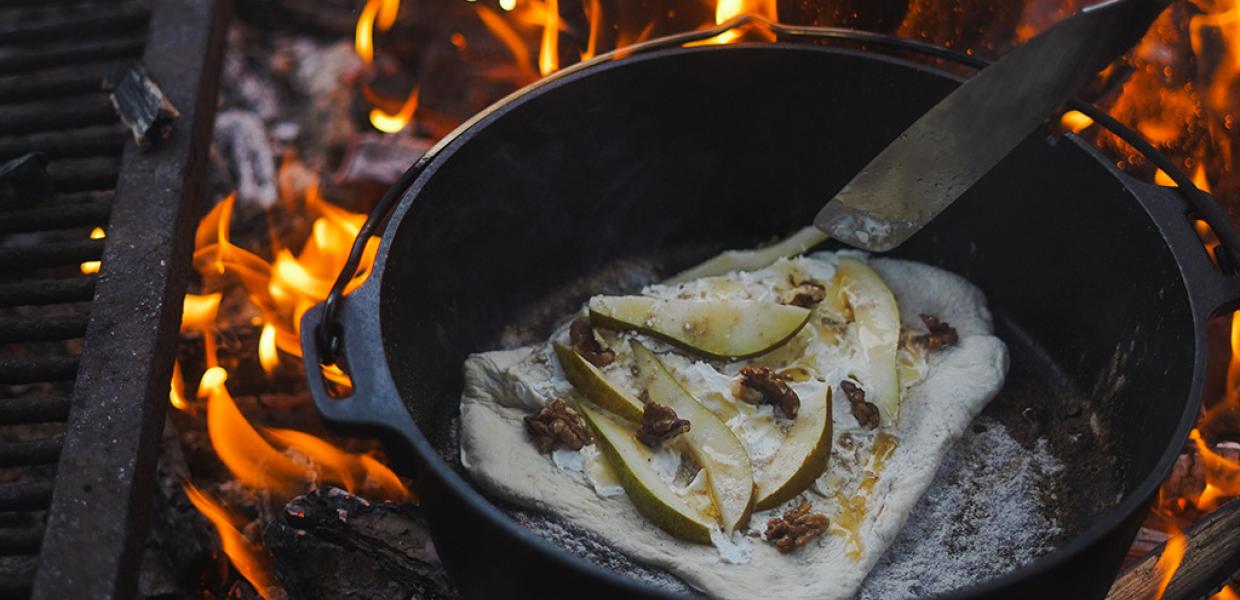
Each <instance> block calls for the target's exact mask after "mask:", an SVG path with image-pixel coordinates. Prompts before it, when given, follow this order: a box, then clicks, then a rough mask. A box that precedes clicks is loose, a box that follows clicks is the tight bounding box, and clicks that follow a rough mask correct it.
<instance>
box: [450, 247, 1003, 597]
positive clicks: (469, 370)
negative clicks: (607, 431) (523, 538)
mask: <svg viewBox="0 0 1240 600" xmlns="http://www.w3.org/2000/svg"><path fill="white" fill-rule="evenodd" d="M851 255H853V256H857V255H856V254H851ZM835 262H836V256H835V255H834V254H830V253H820V254H816V255H813V256H810V257H801V258H795V259H784V260H780V261H778V262H776V263H775V264H773V265H772V266H770V267H768V268H766V269H762V270H759V271H755V272H750V273H733V274H730V275H726V276H722V277H711V278H705V279H700V280H696V281H691V282H687V283H683V284H679V285H654V286H649V287H648V288H646V289H645V290H643V291H642V294H644V295H647V296H652V297H656V298H668V299H670V298H679V299H698V300H754V301H766V302H776V301H778V300H779V299H780V297H781V296H782V295H783V294H784V292H786V291H788V290H789V289H791V288H793V287H795V285H796V284H799V283H801V282H804V281H814V282H817V283H819V284H823V285H826V286H827V287H828V290H827V299H826V300H824V301H823V302H821V303H819V304H818V305H816V306H815V308H814V313H813V315H812V316H811V319H810V323H809V324H808V325H807V326H806V327H805V328H803V329H802V330H801V331H800V332H799V333H798V334H797V335H796V336H794V338H793V339H792V340H790V341H789V342H787V343H786V344H784V345H783V346H781V347H779V348H777V349H775V350H773V351H771V352H769V353H767V354H765V355H762V356H760V357H757V358H755V359H750V360H746V361H737V362H731V363H723V362H717V361H707V360H701V359H699V358H697V357H693V356H690V355H687V354H685V353H684V352H683V351H680V350H673V348H671V347H670V346H669V345H667V344H664V343H662V342H659V341H658V340H653V339H651V338H648V337H647V336H643V335H638V334H634V333H620V334H615V333H611V332H601V333H602V335H603V336H604V342H606V345H608V346H609V347H610V348H611V349H612V350H613V351H615V352H616V353H617V359H616V361H615V362H614V363H613V364H611V365H608V366H607V367H605V368H604V369H603V371H604V373H605V374H606V375H607V377H608V378H609V379H610V380H611V381H612V382H613V384H615V385H618V386H620V387H622V388H625V389H627V390H628V391H629V392H631V393H634V394H636V393H638V392H639V390H638V389H637V388H636V384H635V382H634V379H635V378H634V376H633V371H632V366H633V359H632V356H631V351H630V349H629V343H628V342H629V340H630V339H632V338H637V339H640V340H641V341H642V343H643V344H646V345H647V346H648V347H650V348H651V349H652V350H654V351H655V352H656V353H658V354H659V356H660V358H661V359H662V360H663V361H664V363H665V364H666V365H667V366H668V368H669V369H670V370H671V371H672V373H673V375H675V376H676V378H677V379H678V380H679V381H680V382H681V383H682V384H683V385H684V386H685V387H686V388H687V389H689V391H690V392H692V393H693V394H694V396H696V397H697V398H698V399H699V400H700V401H702V403H703V404H704V405H705V406H707V407H708V408H709V409H711V410H712V411H713V412H715V413H716V414H717V415H719V416H720V418H721V419H722V420H723V421H724V422H725V423H726V424H727V425H728V427H729V428H731V429H732V431H733V432H734V433H736V435H737V437H738V439H740V441H741V443H742V444H743V445H744V446H745V448H746V450H747V451H748V452H749V454H750V458H751V461H752V463H753V467H754V471H755V473H754V474H755V477H756V478H760V477H761V475H762V473H763V469H764V468H765V467H766V466H767V465H768V464H769V461H770V460H771V458H772V457H773V456H774V455H775V452H776V451H777V450H778V449H779V447H780V444H781V443H782V441H783V438H784V435H785V430H786V429H787V427H788V426H789V424H790V421H789V420H788V419H787V418H786V417H784V416H783V414H782V412H779V411H775V410H773V408H772V407H771V406H753V405H750V404H747V403H745V402H741V401H739V400H737V399H736V398H734V397H733V395H732V391H731V387H732V383H733V382H734V381H735V379H736V375H737V373H738V371H739V369H740V368H741V367H742V366H744V365H746V364H757V365H761V366H766V367H769V368H771V369H773V370H775V371H777V372H785V373H790V374H796V375H797V377H796V378H795V379H796V381H795V382H794V383H792V384H791V386H792V388H793V389H794V390H795V391H796V392H797V394H798V395H800V396H802V397H806V396H807V395H809V394H823V393H825V388H827V387H830V388H831V389H832V390H833V391H834V398H833V406H832V419H833V427H834V434H833V437H834V443H833V448H832V457H831V460H830V463H829V466H828V469H827V471H826V472H825V473H824V474H823V475H822V477H820V478H819V479H818V480H817V481H816V482H815V483H814V485H813V486H811V489H810V490H808V491H807V492H806V493H805V494H803V495H802V498H804V499H808V500H809V501H810V502H812V503H813V505H814V510H815V511H816V512H821V513H823V514H826V515H827V516H828V518H830V519H831V522H832V529H831V531H830V535H827V536H823V537H822V538H819V540H816V541H815V542H813V543H811V544H809V545H807V546H806V547H804V548H801V549H799V550H798V551H797V552H795V553H793V554H789V555H781V554H778V553H776V552H775V551H774V549H773V548H772V547H771V546H770V545H769V544H767V543H765V542H764V541H762V539H761V538H762V535H761V530H762V529H763V528H764V526H765V523H766V520H767V519H768V518H770V517H773V516H776V515H777V514H778V513H780V512H782V511H783V510H786V509H787V508H789V507H790V506H791V505H793V504H794V503H799V502H800V501H801V499H802V498H797V499H794V500H792V501H790V502H789V503H787V504H786V505H785V506H782V507H777V508H776V509H774V510H772V511H767V512H766V513H759V514H755V515H754V516H753V518H752V520H751V522H750V526H749V530H748V531H738V532H735V534H734V535H733V536H731V537H730V538H729V537H728V536H725V535H724V534H723V533H722V532H721V531H719V532H716V534H715V535H714V536H712V540H713V542H714V546H715V547H714V548H709V547H703V546H696V545H693V544H688V543H686V542H683V541H680V540H676V539H674V538H672V537H671V536H670V535H667V534H666V533H664V532H662V531H661V530H659V529H658V528H657V527H654V526H653V525H652V524H650V523H649V522H647V521H646V520H645V519H644V518H642V517H641V516H640V515H639V514H638V513H637V512H636V509H634V508H633V507H632V505H631V503H629V502H628V499H627V497H626V496H625V495H624V493H623V488H621V487H620V485H619V482H618V480H617V479H616V475H615V473H614V472H613V471H612V469H611V468H610V466H609V465H608V464H607V463H606V460H605V458H604V457H603V456H602V455H601V454H600V453H599V452H598V451H597V450H596V449H595V448H594V446H587V447H586V448H583V449H582V450H581V451H580V452H573V451H571V450H563V449H560V450H556V451H555V452H554V453H553V454H552V456H551V460H548V459H547V458H546V457H544V456H541V455H539V454H538V453H537V451H536V450H534V448H533V446H532V444H530V443H529V441H528V438H527V437H526V434H525V432H524V428H523V427H522V423H521V417H523V416H524V415H526V414H529V413H530V412H533V411H535V410H537V409H538V408H539V407H541V406H542V405H544V404H546V403H547V402H549V401H550V400H552V399H554V398H556V397H566V396H571V395H574V394H576V393H577V392H576V391H575V390H573V389H572V386H571V385H570V384H568V382H567V381H566V380H565V379H564V375H563V373H562V372H561V371H560V369H559V367H558V365H557V363H556V360H555V358H554V355H553V354H552V353H551V352H550V351H549V344H541V345H537V346H531V347H526V348H520V349H517V350H510V351H500V352H489V353H485V354H479V355H475V356H472V357H470V359H469V360H468V361H467V363H466V367H465V375H466V388H465V392H464V394H463V397H462V406H461V414H462V418H461V424H462V443H461V458H462V464H463V465H464V466H465V467H466V469H467V470H468V471H469V472H470V474H471V475H472V476H473V478H474V479H475V481H476V482H477V483H478V484H479V485H481V486H482V487H484V488H486V489H488V490H489V491H491V492H492V493H494V494H496V495H498V496H501V497H503V498H505V499H507V500H510V501H513V502H517V503H520V504H525V505H527V506H531V507H534V508H538V509H543V510H547V511H551V512H555V513H558V514H559V515H560V516H562V517H564V518H567V519H568V520H570V521H572V522H574V523H576V524H577V525H578V526H580V527H582V528H584V529H587V530H590V531H593V532H594V533H596V534H598V535H600V536H601V537H603V538H604V539H608V540H610V541H611V542H612V543H613V544H614V545H615V546H616V548H618V549H620V550H621V551H623V552H626V553H628V554H630V555H631V556H633V557H634V558H636V559H638V560H641V561H644V562H647V563H650V564H652V565H655V566H660V567H663V568H666V569H668V570H669V571H671V572H673V573H675V574H676V575H678V576H680V577H681V578H682V579H684V580H685V581H687V582H689V583H690V584H692V585H694V586H696V587H698V588H700V589H702V590H704V591H706V592H708V593H711V594H714V595H717V596H720V597H724V598H750V597H789V598H800V597H804V598H810V597H813V598H841V599H842V598H848V597H850V596H851V595H853V594H854V593H855V591H856V589H857V588H858V586H859V585H860V583H861V581H862V579H863V578H864V576H865V574H866V573H867V572H868V571H869V569H870V567H872V566H873V564H874V562H875V561H876V560H877V558H878V556H879V555H880V554H881V553H882V552H883V550H884V549H885V548H886V546H887V545H888V544H889V543H890V541H891V540H892V539H894V537H895V535H896V534H897V533H898V531H899V529H900V527H901V526H902V525H903V522H904V520H905V518H907V515H908V512H909V511H910V510H911V508H912V506H913V504H914V503H915V502H916V500H917V499H918V498H919V497H920V495H921V494H922V492H924V491H925V489H926V487H927V486H928V485H929V483H930V481H931V479H932V477H933V475H934V472H935V470H936V468H937V466H938V463H939V462H940V460H941V459H942V456H943V455H944V454H945V453H946V451H947V449H948V448H950V446H951V444H952V443H953V442H954V441H955V440H956V439H957V438H958V437H959V436H960V434H961V433H962V432H963V431H964V429H965V427H967V426H968V424H969V422H970V421H971V420H972V418H973V417H974V416H975V415H976V414H977V413H978V412H980V411H981V409H982V407H984V406H985V404H986V402H987V401H989V399H990V398H991V397H993V396H994V394H995V393H997V391H998V389H999V387H1000V386H1001V384H1002V380H1003V376H1004V374H1005V372H1006V368H1007V354H1006V349H1005V347H1004V346H1003V344H1002V342H1000V341H999V340H998V339H997V338H995V337H994V336H993V335H992V334H991V324H990V315H989V313H988V312H987V311H986V307H985V303H984V299H983V297H982V295H981V293H980V292H979V291H978V290H977V289H976V288H974V287H973V286H972V285H970V284H969V283H968V282H966V281H965V280H963V279H962V278H960V277H957V276H955V275H952V274H950V273H947V272H945V271H942V270H939V269H935V268H933V267H929V266H926V265H921V264H916V263H909V262H904V261H894V260H887V259H878V260H871V261H870V264H871V266H872V267H873V268H874V269H875V270H876V271H878V273H879V274H880V275H881V276H882V277H883V279H884V280H885V281H886V282H887V284H888V287H890V288H891V290H892V293H893V294H894V295H895V297H896V299H897V302H898V304H899V307H900V311H901V323H902V325H903V328H904V329H905V331H906V335H905V336H904V338H905V341H904V342H902V344H901V351H900V354H899V374H900V378H901V387H902V389H903V393H902V398H903V399H902V403H903V406H902V408H901V411H900V418H899V421H898V422H897V423H896V424H895V426H894V427H890V428H883V429H881V430H878V431H874V430H866V429H863V428H861V427H860V425H859V424H858V422H857V420H856V418H854V417H853V415H852V412H851V410H850V406H849V403H848V401H847V399H846V398H845V397H844V394H843V393H842V392H841V391H840V389H839V383H840V381H842V380H843V379H845V378H847V377H850V376H851V377H853V378H860V383H861V386H862V388H863V389H864V388H865V384H866V382H865V380H864V374H865V373H867V372H868V369H866V368H864V367H865V366H866V365H865V364H864V360H865V359H864V353H863V352H862V351H861V350H860V347H861V343H862V340H860V339H859V336H860V333H859V332H858V331H857V327H856V324H855V323H851V322H849V318H848V317H849V315H848V312H849V309H848V306H847V305H846V304H845V303H844V302H843V301H842V300H840V299H839V296H838V294H836V293H835V290H833V289H832V288H831V280H832V276H833V274H834V271H835ZM854 302H864V299H854ZM921 313H926V314H933V315H936V316H938V317H940V318H942V319H943V320H944V321H946V322H947V323H949V324H951V325H952V326H954V327H955V328H956V329H957V331H958V332H959V334H960V337H961V340H960V343H959V344H958V345H957V346H955V347H952V348H947V349H944V350H941V351H938V352H936V353H934V354H932V355H930V356H928V357H927V356H926V355H925V354H924V352H922V351H921V350H920V348H917V347H914V346H913V345H912V344H910V343H909V340H910V339H911V337H912V335H913V334H915V333H918V332H921V331H924V327H923V326H922V324H921V321H920V318H919V315H920V314H921ZM552 339H553V340H556V341H561V342H567V341H568V334H567V322H566V323H565V325H564V326H563V327H562V328H560V329H559V330H558V331H557V332H556V334H555V335H554V336H552ZM654 460H655V463H654V464H655V467H656V471H657V472H658V473H659V474H660V476H661V478H662V479H663V480H664V481H665V482H666V483H668V484H669V486H670V487H671V488H672V489H673V490H674V491H675V492H676V493H677V494H678V495H680V496H681V497H682V498H683V499H685V501H686V502H687V503H688V504H689V506H692V507H697V508H700V509H707V508H708V507H709V504H710V497H709V492H708V490H707V487H706V485H705V477H704V473H703V472H701V471H700V470H697V469H696V468H695V467H693V465H692V463H691V461H689V460H686V459H685V458H684V454H683V453H682V452H680V451H678V448H677V445H676V444H669V445H667V446H665V447H664V448H663V449H661V450H660V451H658V452H657V453H656V454H655V459H654ZM557 472H558V473H561V475H557Z"/></svg>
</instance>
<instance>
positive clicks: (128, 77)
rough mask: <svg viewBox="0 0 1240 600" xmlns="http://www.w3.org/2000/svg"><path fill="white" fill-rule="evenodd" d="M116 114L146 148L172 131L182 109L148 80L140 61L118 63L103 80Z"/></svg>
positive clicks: (140, 144)
mask: <svg viewBox="0 0 1240 600" xmlns="http://www.w3.org/2000/svg"><path fill="white" fill-rule="evenodd" d="M104 90H105V91H107V92H108V98H110V99H111V100H112V107H113V108H115V109H116V115H117V116H118V117H120V119H121V122H122V123H124V124H125V127H127V128H128V129H129V132H130V133H131V134H132V135H133V139H134V141H135V142H137V143H138V145H139V146H141V147H142V149H144V150H145V149H149V148H151V147H152V146H154V145H155V144H157V143H159V142H160V141H162V140H165V139H167V138H168V136H170V135H172V126H173V124H174V123H176V121H177V119H180V118H181V113H180V112H178V111H177V109H176V107H175V106H173V105H172V101H170V100H168V97H167V96H165V95H164V91H163V90H161V89H159V86H158V85H156V84H155V82H154V81H152V80H151V77H150V76H149V75H147V73H146V69H145V68H143V67H142V66H141V65H127V66H121V67H118V68H117V69H116V70H115V71H113V72H112V74H111V75H110V76H109V77H108V78H107V80H105V81H104Z"/></svg>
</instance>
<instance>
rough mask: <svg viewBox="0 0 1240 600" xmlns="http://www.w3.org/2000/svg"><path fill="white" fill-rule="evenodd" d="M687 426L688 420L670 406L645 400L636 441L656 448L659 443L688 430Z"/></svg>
mask: <svg viewBox="0 0 1240 600" xmlns="http://www.w3.org/2000/svg"><path fill="white" fill-rule="evenodd" d="M689 426H690V424H689V421H687V420H685V419H682V418H680V416H679V415H677V414H676V411H675V410H673V409H672V407H670V406H667V405H664V404H659V403H658V402H646V408H645V410H643V411H642V426H641V428H640V429H638V430H637V441H639V442H641V443H643V444H645V445H647V446H650V447H651V448H657V447H658V446H659V444H662V443H663V442H666V441H668V440H670V439H672V438H674V437H676V436H678V435H680V434H682V433H684V432H686V431H689Z"/></svg>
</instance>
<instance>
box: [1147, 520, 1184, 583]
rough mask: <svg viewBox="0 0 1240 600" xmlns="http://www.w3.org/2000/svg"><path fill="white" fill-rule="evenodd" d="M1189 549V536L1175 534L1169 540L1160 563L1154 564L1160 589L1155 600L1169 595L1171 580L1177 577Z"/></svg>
mask: <svg viewBox="0 0 1240 600" xmlns="http://www.w3.org/2000/svg"><path fill="white" fill-rule="evenodd" d="M1187 547H1188V536H1186V535H1184V534H1183V533H1181V532H1178V531H1177V532H1175V534H1174V535H1172V536H1171V539H1169V540H1167V545H1166V546H1165V547H1164V548H1163V552H1162V554H1161V555H1160V556H1159V557H1158V562H1156V563H1154V572H1155V573H1157V574H1158V588H1157V590H1156V591H1155V592H1154V600H1159V599H1160V598H1162V597H1163V594H1165V593H1167V586H1168V585H1171V578H1172V577H1175V572H1176V571H1178V570H1179V568H1180V563H1181V562H1182V561H1183V560H1184V550H1185V549H1186V548H1187Z"/></svg>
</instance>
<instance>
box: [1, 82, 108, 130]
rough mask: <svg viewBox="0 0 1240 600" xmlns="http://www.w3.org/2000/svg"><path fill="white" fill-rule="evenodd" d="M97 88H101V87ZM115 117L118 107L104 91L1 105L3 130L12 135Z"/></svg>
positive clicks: (75, 125)
mask: <svg viewBox="0 0 1240 600" xmlns="http://www.w3.org/2000/svg"><path fill="white" fill-rule="evenodd" d="M95 91H98V88H96V90H95ZM115 121H116V110H115V109H114V108H112V103H111V102H110V101H109V100H108V98H107V96H104V95H103V94H91V95H89V96H81V97H76V98H69V99H66V100H62V101H59V102H51V103H48V102H31V103H27V104H12V105H9V106H5V107H0V131H4V132H5V133H6V134H8V135H18V134H23V133H31V132H36V131H46V130H48V129H64V128H67V127H86V126H88V125H106V124H108V123H113V122H115Z"/></svg>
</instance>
